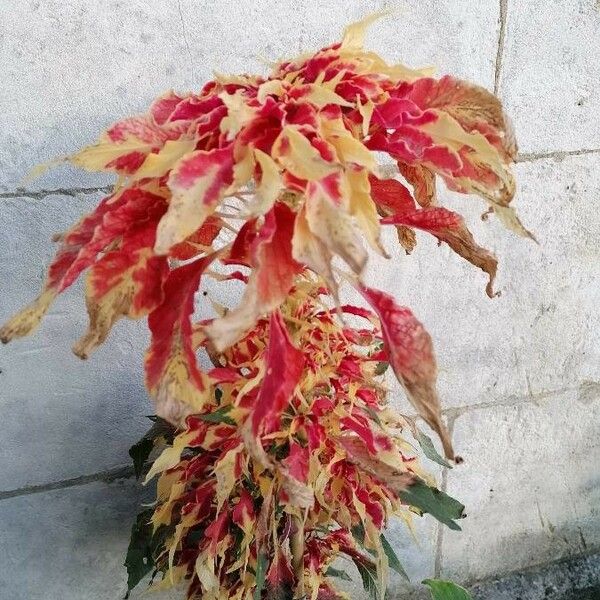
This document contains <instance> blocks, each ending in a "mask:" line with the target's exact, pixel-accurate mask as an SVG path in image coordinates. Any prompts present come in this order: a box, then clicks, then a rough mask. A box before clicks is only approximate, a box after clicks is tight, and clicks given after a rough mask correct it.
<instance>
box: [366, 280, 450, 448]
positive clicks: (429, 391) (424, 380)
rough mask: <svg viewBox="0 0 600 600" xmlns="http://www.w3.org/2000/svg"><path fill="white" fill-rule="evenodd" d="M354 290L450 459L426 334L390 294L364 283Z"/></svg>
mask: <svg viewBox="0 0 600 600" xmlns="http://www.w3.org/2000/svg"><path fill="white" fill-rule="evenodd" d="M358 289H359V291H360V292H361V294H362V295H363V296H364V298H365V299H366V300H367V301H368V302H369V304H371V306H372V307H373V309H374V310H375V312H377V314H378V315H379V318H380V320H381V328H382V333H383V338H384V340H385V344H386V348H387V351H388V353H389V356H390V365H391V366H392V369H393V370H394V373H395V374H396V377H397V378H398V381H400V383H401V384H402V385H403V387H404V389H405V390H406V393H407V396H408V399H409V400H410V402H411V404H412V405H413V406H414V407H415V408H416V409H417V411H418V412H419V414H420V415H421V417H423V419H424V420H425V421H426V423H427V424H428V425H429V426H430V427H431V428H432V429H433V430H434V431H436V433H438V435H439V436H440V438H441V440H442V444H443V446H444V452H445V454H446V457H447V458H449V459H452V458H454V451H453V449H452V442H451V440H450V434H449V433H448V430H447V429H446V426H445V425H444V423H443V421H442V416H441V406H440V400H439V398H438V395H437V391H436V379H437V365H436V361H435V356H434V354H433V344H432V342H431V338H430V336H429V334H428V333H427V332H426V331H425V328H424V327H423V325H422V324H421V323H420V322H419V321H418V320H417V319H416V318H415V316H414V315H413V313H412V312H411V311H410V310H409V309H408V308H406V307H403V306H399V305H398V304H396V301H395V300H394V298H392V296H390V295H388V294H385V293H384V292H381V291H379V290H375V289H371V288H368V287H366V286H364V285H361V286H359V288H358Z"/></svg>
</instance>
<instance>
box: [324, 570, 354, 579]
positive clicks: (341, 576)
mask: <svg viewBox="0 0 600 600" xmlns="http://www.w3.org/2000/svg"><path fill="white" fill-rule="evenodd" d="M325 577H337V578H338V579H343V580H344V581H352V577H350V575H348V573H346V571H343V570H342V569H334V568H333V567H329V569H327V571H325Z"/></svg>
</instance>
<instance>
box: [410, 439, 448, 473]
mask: <svg viewBox="0 0 600 600" xmlns="http://www.w3.org/2000/svg"><path fill="white" fill-rule="evenodd" d="M417 442H419V446H421V450H423V452H424V454H425V456H426V457H427V458H428V459H429V460H432V461H433V462H436V463H437V464H438V465H442V467H448V469H451V468H452V465H451V464H450V463H449V462H448V461H447V460H445V459H444V458H443V457H441V456H440V455H439V454H438V451H437V450H436V449H435V446H434V445H433V442H432V441H431V438H430V437H429V436H428V435H425V434H424V433H423V432H422V431H419V432H418V433H417Z"/></svg>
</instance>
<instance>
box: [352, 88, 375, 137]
mask: <svg viewBox="0 0 600 600" xmlns="http://www.w3.org/2000/svg"><path fill="white" fill-rule="evenodd" d="M356 105H357V107H358V112H359V113H360V116H361V117H362V119H363V122H362V134H363V136H364V137H366V136H367V135H368V134H369V127H370V126H371V118H372V116H373V111H374V110H375V104H373V101H372V100H367V102H366V103H365V104H363V103H362V102H361V101H360V96H357V97H356Z"/></svg>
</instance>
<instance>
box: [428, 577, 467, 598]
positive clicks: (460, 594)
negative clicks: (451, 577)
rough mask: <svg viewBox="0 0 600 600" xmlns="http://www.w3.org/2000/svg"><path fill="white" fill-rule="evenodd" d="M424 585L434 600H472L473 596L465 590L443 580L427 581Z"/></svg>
mask: <svg viewBox="0 0 600 600" xmlns="http://www.w3.org/2000/svg"><path fill="white" fill-rule="evenodd" d="M422 583H423V585H426V586H428V587H429V590H430V591H431V597H432V599H433V600H472V597H471V594H469V592H467V590H465V588H463V587H460V585H456V583H452V582H451V581H443V580H442V579H425V580H423V581H422Z"/></svg>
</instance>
